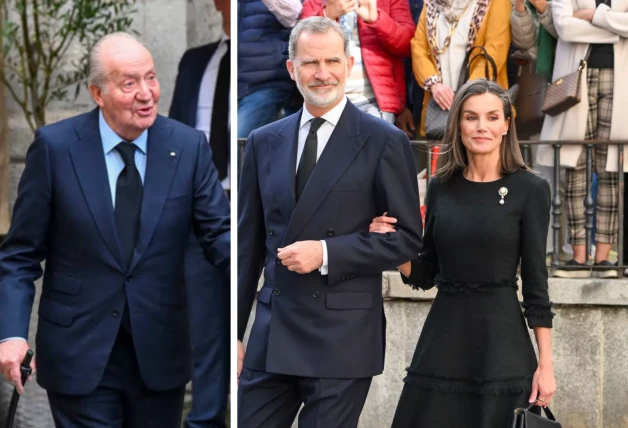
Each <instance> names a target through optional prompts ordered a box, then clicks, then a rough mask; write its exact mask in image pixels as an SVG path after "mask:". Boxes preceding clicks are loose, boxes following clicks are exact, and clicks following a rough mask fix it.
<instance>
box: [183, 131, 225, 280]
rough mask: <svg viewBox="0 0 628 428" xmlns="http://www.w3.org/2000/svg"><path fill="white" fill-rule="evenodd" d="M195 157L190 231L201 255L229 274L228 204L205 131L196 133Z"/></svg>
mask: <svg viewBox="0 0 628 428" xmlns="http://www.w3.org/2000/svg"><path fill="white" fill-rule="evenodd" d="M199 134H200V137H199V141H198V156H197V161H196V162H197V163H196V168H195V173H194V193H193V197H194V217H193V223H192V226H193V228H194V233H195V234H196V237H197V239H198V241H199V243H200V244H201V247H202V248H203V251H204V252H205V258H206V259H207V260H208V261H209V262H210V263H211V264H212V265H214V266H216V267H217V268H218V269H220V270H221V271H222V273H223V274H224V275H225V277H226V278H229V277H230V272H231V270H230V266H231V228H230V220H229V203H228V202H227V197H226V196H225V193H224V191H223V189H222V186H221V185H220V181H219V180H218V172H217V171H216V167H215V166H214V164H213V163H212V155H211V149H210V147H209V144H208V143H207V139H206V138H205V134H203V133H201V132H199Z"/></svg>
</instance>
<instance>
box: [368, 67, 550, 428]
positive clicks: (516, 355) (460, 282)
mask: <svg viewBox="0 0 628 428" xmlns="http://www.w3.org/2000/svg"><path fill="white" fill-rule="evenodd" d="M443 145H444V147H443V153H442V154H441V155H440V159H439V168H438V170H437V173H436V176H435V178H434V179H433V180H432V181H431V182H430V185H429V189H428V192H427V199H426V205H427V214H426V224H425V231H424V236H423V242H424V246H423V250H422V252H421V254H420V255H419V256H418V258H417V259H415V260H412V261H411V262H408V263H406V264H404V265H403V266H400V267H399V270H400V271H401V273H402V278H403V280H404V282H405V283H408V284H411V285H412V287H413V288H422V289H424V290H427V289H430V288H432V287H433V286H434V285H436V286H437V287H438V293H437V295H436V298H435V300H434V303H433V305H432V308H431V310H430V313H429V315H428V316H427V319H426V321H425V325H424V327H423V331H422V332H421V337H420V338H419V342H418V344H417V347H416V350H415V353H414V357H413V358H412V363H411V364H410V367H409V368H408V369H407V372H408V374H407V376H406V378H405V379H404V382H405V385H404V388H403V391H402V394H401V398H400V399H399V404H398V405H397V410H396V413H395V418H394V421H393V427H395V428H506V427H510V424H511V421H512V417H513V410H514V409H515V408H517V407H522V406H526V405H527V402H530V403H532V402H536V403H537V405H538V406H546V405H547V404H548V403H549V402H550V400H551V399H552V396H553V395H554V392H555V390H556V382H555V379H554V370H553V360H552V350H551V344H550V331H551V330H550V329H551V327H552V317H553V315H554V314H553V313H552V312H551V306H552V304H551V302H550V300H549V297H548V293H547V268H546V265H545V242H546V236H547V230H548V226H549V214H550V188H549V185H548V183H547V181H545V180H543V179H542V178H540V177H538V176H537V175H536V174H534V173H533V172H532V171H530V170H529V169H528V168H526V166H525V163H524V161H523V158H522V156H521V152H520V150H519V144H518V142H517V138H516V132H515V129H514V121H513V120H512V105H511V102H510V99H509V97H508V95H507V94H506V92H505V91H504V90H503V89H501V88H500V87H499V86H498V85H496V84H494V83H492V82H489V81H486V80H484V79H480V80H474V81H470V82H468V83H467V84H466V85H464V86H463V87H462V88H461V89H460V90H459V91H458V93H457V94H456V96H455V98H454V103H453V106H452V108H451V110H450V114H449V119H448V123H447V132H446V135H445V138H444V140H443ZM393 225H394V218H391V217H378V218H377V219H375V220H374V222H373V223H372V224H371V227H370V231H371V232H380V233H385V232H394V226H393ZM520 261H521V280H522V292H523V308H524V309H525V310H524V311H522V309H521V305H520V304H519V301H518V299H517V287H518V285H517V267H518V266H519V262H520ZM524 318H525V319H527V323H528V326H529V327H530V328H532V329H534V334H535V336H536V341H537V345H538V348H539V360H538V363H537V358H536V355H535V353H534V348H533V346H532V341H531V340H530V336H529V333H528V330H527V328H526V325H525V320H524ZM537 410H540V409H537Z"/></svg>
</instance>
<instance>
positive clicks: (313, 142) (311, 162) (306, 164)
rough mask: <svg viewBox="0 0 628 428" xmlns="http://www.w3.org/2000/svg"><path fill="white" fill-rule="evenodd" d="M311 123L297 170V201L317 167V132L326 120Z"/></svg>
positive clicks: (315, 120)
mask: <svg viewBox="0 0 628 428" xmlns="http://www.w3.org/2000/svg"><path fill="white" fill-rule="evenodd" d="M311 122H312V123H311V125H310V132H308V134H307V137H306V139H305V146H303V153H301V160H300V162H299V168H297V180H296V197H297V201H298V200H299V198H300V197H301V194H302V193H303V189H305V185H306V184H307V180H308V179H309V178H310V174H312V170H313V169H314V167H315V166H316V153H317V150H318V137H317V136H316V132H317V131H318V128H320V127H321V126H322V125H323V123H325V119H321V118H320V117H315V118H314V119H312V121H311Z"/></svg>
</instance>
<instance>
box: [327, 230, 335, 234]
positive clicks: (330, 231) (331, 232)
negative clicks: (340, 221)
mask: <svg viewBox="0 0 628 428" xmlns="http://www.w3.org/2000/svg"><path fill="white" fill-rule="evenodd" d="M334 233H336V232H334V229H327V236H334Z"/></svg>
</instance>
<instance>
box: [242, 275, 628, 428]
mask: <svg viewBox="0 0 628 428" xmlns="http://www.w3.org/2000/svg"><path fill="white" fill-rule="evenodd" d="M382 285H383V295H384V298H385V302H384V308H385V311H386V318H387V331H386V337H387V346H386V363H385V368H384V373H383V374H382V375H380V376H376V377H375V378H374V379H373V383H372V385H371V389H370V391H369V395H368V398H367V401H366V405H365V407H364V411H363V412H362V417H361V419H360V425H359V427H360V428H384V427H389V426H390V424H391V422H392V419H393V415H394V412H395V407H396V405H397V400H398V399H399V395H400V394H401V389H402V387H403V382H402V378H403V377H404V375H405V372H404V370H405V368H406V367H408V365H409V364H410V361H411V359H412V355H413V353H414V348H415V346H416V343H417V340H418V337H419V335H420V333H421V328H422V327H423V323H424V322H425V318H426V316H427V314H428V312H429V309H430V306H431V303H432V300H433V298H434V296H435V294H436V290H430V291H428V292H424V291H414V290H412V289H410V288H409V287H408V286H407V285H405V284H403V283H402V282H401V280H400V277H399V274H398V273H394V272H387V273H385V275H384V281H383V284H382ZM549 292H550V297H551V299H552V301H553V302H554V304H555V307H554V312H555V313H556V314H557V316H556V318H555V319H554V329H553V330H552V342H553V352H554V361H555V374H556V380H557V384H558V392H557V393H556V396H555V398H554V404H553V405H552V410H553V411H554V414H555V415H556V417H557V418H558V420H559V421H560V422H561V423H562V426H563V427H565V428H628V387H627V385H628V358H627V356H628V280H606V281H604V280H594V279H591V280H561V279H550V289H549ZM252 318H253V315H252V316H251V320H252ZM251 320H250V321H251ZM250 324H251V322H249V327H250ZM530 335H531V338H532V339H533V337H534V336H533V333H532V331H530ZM535 345H536V343H535ZM294 426H295V427H296V424H295V425H294ZM478 428H479V427H478ZM482 428H484V427H482ZM486 428H489V427H486ZM490 428H492V427H490Z"/></svg>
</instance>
